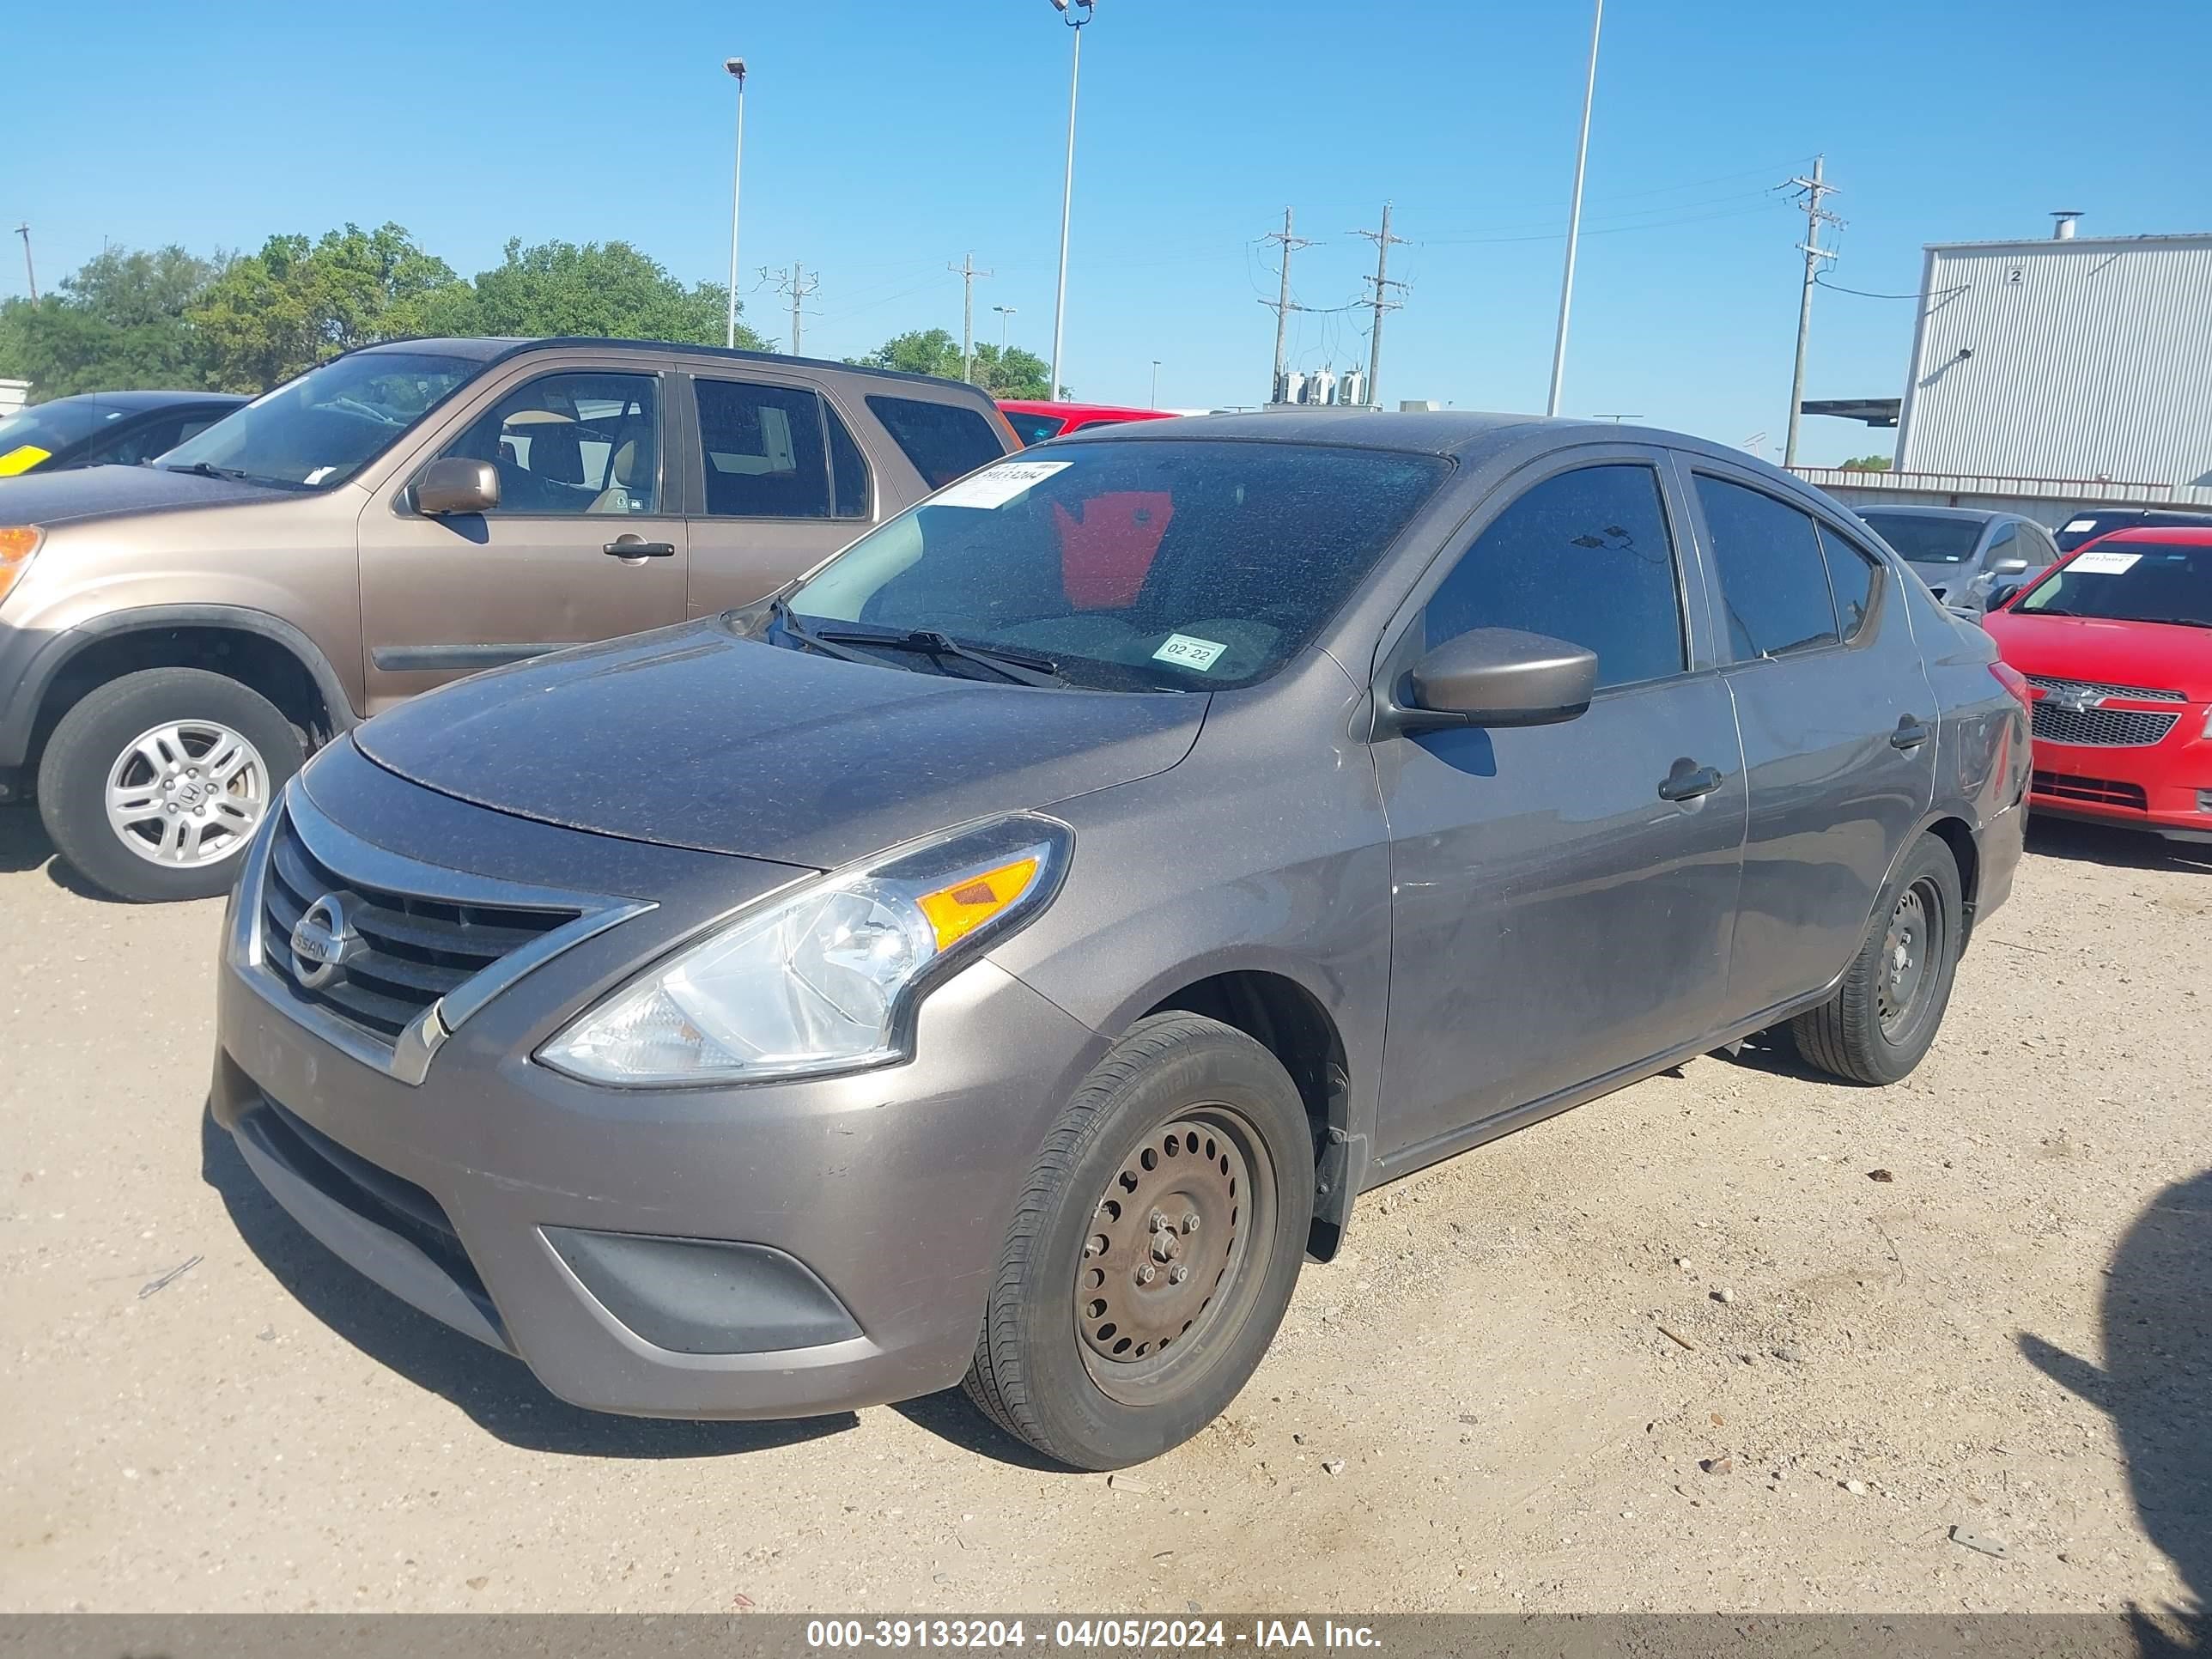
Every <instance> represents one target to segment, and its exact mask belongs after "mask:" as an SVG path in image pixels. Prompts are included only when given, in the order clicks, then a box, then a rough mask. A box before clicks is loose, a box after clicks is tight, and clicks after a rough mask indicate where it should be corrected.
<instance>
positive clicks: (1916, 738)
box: [1889, 714, 1936, 749]
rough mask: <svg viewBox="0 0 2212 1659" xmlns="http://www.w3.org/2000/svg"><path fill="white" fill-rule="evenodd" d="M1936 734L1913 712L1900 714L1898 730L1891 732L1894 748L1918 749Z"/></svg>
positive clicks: (1890, 739) (1890, 738) (1891, 743)
mask: <svg viewBox="0 0 2212 1659" xmlns="http://www.w3.org/2000/svg"><path fill="white" fill-rule="evenodd" d="M1935 735H1936V734H1935V733H1934V732H1930V731H1929V729H1928V728H1927V727H1926V726H1923V725H1922V724H1921V723H1920V722H1919V721H1918V720H1917V719H1915V718H1914V717H1913V716H1912V715H1911V714H1904V715H1900V716H1899V719H1898V722H1897V730H1896V731H1894V732H1891V733H1890V734H1889V746H1890V747H1891V748H1892V749H1917V748H1919V747H1920V745H1921V744H1923V743H1925V742H1927V741H1928V739H1929V738H1932V737H1934V736H1935Z"/></svg>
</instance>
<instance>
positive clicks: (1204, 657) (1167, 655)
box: [1152, 634, 1229, 674]
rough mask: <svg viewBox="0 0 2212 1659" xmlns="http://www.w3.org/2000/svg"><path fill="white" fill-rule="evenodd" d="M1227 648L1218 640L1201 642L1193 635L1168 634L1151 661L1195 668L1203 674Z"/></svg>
mask: <svg viewBox="0 0 2212 1659" xmlns="http://www.w3.org/2000/svg"><path fill="white" fill-rule="evenodd" d="M1228 648H1229V647H1227V646H1225V645H1223V644H1222V643H1220V641H1218V640H1201V639H1200V638H1199V637H1198V635H1195V634H1170V635H1168V637H1167V643H1166V644H1164V645H1163V646H1161V647H1160V648H1159V649H1158V650H1157V651H1155V652H1153V653H1152V660H1153V661H1154V662H1171V663H1173V664H1175V665H1176V667H1178V668H1195V669H1196V670H1198V671H1199V672H1200V673H1201V674H1203V673H1204V672H1205V671H1206V670H1207V669H1209V668H1211V667H1212V666H1213V665H1214V663H1215V662H1216V660H1218V659H1219V657H1220V655H1221V653H1223V652H1225V651H1226V650H1227V649H1228Z"/></svg>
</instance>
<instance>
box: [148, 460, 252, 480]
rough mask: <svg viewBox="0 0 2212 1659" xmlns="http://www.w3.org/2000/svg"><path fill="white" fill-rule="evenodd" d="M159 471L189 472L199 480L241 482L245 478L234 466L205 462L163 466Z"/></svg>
mask: <svg viewBox="0 0 2212 1659" xmlns="http://www.w3.org/2000/svg"><path fill="white" fill-rule="evenodd" d="M161 471H164V472H189V473H191V474H192V475H193V476H194V477H200V478H236V479H240V480H243V479H244V478H245V477H246V474H245V473H243V472H241V471H239V470H238V468H236V467H234V466H210V465H208V464H207V463H206V462H205V461H194V462H193V463H192V464H191V465H190V466H165V467H163V468H162V469H161Z"/></svg>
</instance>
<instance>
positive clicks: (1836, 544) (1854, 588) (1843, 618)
mask: <svg viewBox="0 0 2212 1659" xmlns="http://www.w3.org/2000/svg"><path fill="white" fill-rule="evenodd" d="M1820 551H1821V553H1822V554H1824V555H1825V556H1826V558H1827V561H1828V586H1829V588H1830V589H1831V590H1832V592H1834V594H1835V596H1836V620H1837V621H1838V623H1841V624H1842V626H1843V632H1844V638H1845V639H1846V640H1855V639H1857V638H1858V636H1859V630H1860V629H1863V628H1864V627H1865V626H1866V619H1867V617H1868V616H1869V615H1870V614H1871V613H1872V611H1873V610H1874V584H1875V571H1876V570H1877V569H1879V568H1880V561H1879V560H1877V559H1876V558H1875V556H1874V555H1873V554H1871V553H1869V552H1868V551H1866V550H1864V549H1863V548H1862V547H1860V546H1859V545H1858V544H1857V543H1856V542H1851V541H1846V540H1845V539H1844V538H1843V537H1841V536H1839V535H1838V534H1837V533H1836V532H1834V531H1832V530H1831V529H1829V528H1828V526H1826V525H1822V526H1820Z"/></svg>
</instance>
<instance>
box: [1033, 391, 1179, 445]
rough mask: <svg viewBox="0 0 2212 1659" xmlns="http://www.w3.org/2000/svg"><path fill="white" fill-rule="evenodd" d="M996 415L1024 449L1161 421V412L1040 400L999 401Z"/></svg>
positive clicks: (1163, 415) (1165, 413)
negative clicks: (1094, 429) (1095, 430)
mask: <svg viewBox="0 0 2212 1659" xmlns="http://www.w3.org/2000/svg"><path fill="white" fill-rule="evenodd" d="M999 412H1000V414H1002V415H1004V416H1006V424H1007V425H1009V426H1011V427H1012V428H1013V429H1014V436H1016V437H1017V438H1019V439H1020V440H1021V441H1022V442H1023V444H1024V447H1026V446H1028V445H1030V444H1041V443H1042V442H1043V441H1045V440H1046V439H1047V438H1058V437H1061V436H1064V435H1066V434H1067V433H1070V432H1079V431H1081V430H1082V429H1083V428H1085V427H1086V426H1114V425H1116V424H1118V423H1119V422H1122V421H1164V420H1167V419H1168V418H1170V417H1169V415H1168V411H1167V410H1164V409H1121V408H1118V407H1116V406H1115V404H1053V403H1046V402H1044V401H1043V400H1042V399H1041V398H1000V399H999Z"/></svg>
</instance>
